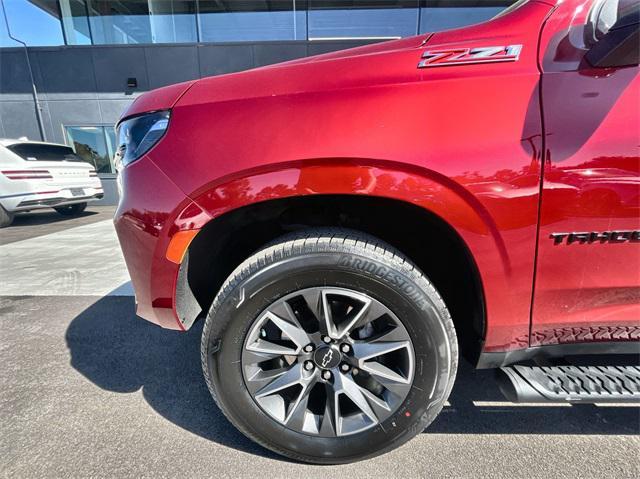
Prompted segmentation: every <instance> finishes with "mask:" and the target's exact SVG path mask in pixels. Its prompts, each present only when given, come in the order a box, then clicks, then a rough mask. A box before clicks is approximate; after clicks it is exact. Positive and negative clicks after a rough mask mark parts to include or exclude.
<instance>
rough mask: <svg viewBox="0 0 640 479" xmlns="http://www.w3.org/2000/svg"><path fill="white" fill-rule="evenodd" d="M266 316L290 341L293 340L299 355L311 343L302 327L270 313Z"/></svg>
mask: <svg viewBox="0 0 640 479" xmlns="http://www.w3.org/2000/svg"><path fill="white" fill-rule="evenodd" d="M266 316H267V318H269V319H270V320H271V322H272V323H273V324H275V325H276V326H277V327H278V328H280V331H282V332H283V333H284V334H285V335H286V336H287V337H288V338H289V339H291V341H293V342H294V343H295V344H296V346H297V348H296V353H298V352H299V351H300V350H301V349H302V348H303V347H304V346H305V345H307V344H309V342H310V341H311V340H310V339H309V336H307V333H306V332H305V330H304V329H302V327H301V326H300V325H297V326H296V325H294V324H291V323H289V322H288V321H285V320H284V319H282V318H281V317H279V316H276V315H275V314H273V313H271V312H268V313H267V315H266Z"/></svg>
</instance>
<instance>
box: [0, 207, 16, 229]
mask: <svg viewBox="0 0 640 479" xmlns="http://www.w3.org/2000/svg"><path fill="white" fill-rule="evenodd" d="M14 217H15V215H14V214H13V213H11V212H9V211H7V210H5V209H4V207H3V206H2V205H0V228H6V227H7V226H11V223H13V218H14Z"/></svg>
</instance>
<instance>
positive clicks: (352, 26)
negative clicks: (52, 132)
mask: <svg viewBox="0 0 640 479" xmlns="http://www.w3.org/2000/svg"><path fill="white" fill-rule="evenodd" d="M308 3H309V40H325V39H342V38H388V39H390V38H400V37H406V36H411V35H415V34H416V33H417V27H418V4H419V2H418V0H362V1H360V0H333V1H324V0H309V2H308Z"/></svg>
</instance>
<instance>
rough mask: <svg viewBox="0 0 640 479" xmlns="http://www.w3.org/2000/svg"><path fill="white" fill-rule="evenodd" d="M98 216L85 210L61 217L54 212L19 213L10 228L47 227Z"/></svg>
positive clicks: (94, 212)
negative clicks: (52, 224)
mask: <svg viewBox="0 0 640 479" xmlns="http://www.w3.org/2000/svg"><path fill="white" fill-rule="evenodd" d="M97 214H99V213H98V212H97V211H88V210H85V211H83V212H82V213H78V214H76V215H74V216H63V215H61V214H60V213H58V212H56V211H54V210H51V211H49V210H44V211H30V212H28V213H19V214H17V215H16V216H15V218H14V220H13V224H12V226H38V225H48V224H51V223H60V222H63V221H66V222H69V221H70V220H73V219H76V218H87V217H89V216H93V215H97Z"/></svg>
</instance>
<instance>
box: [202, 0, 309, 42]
mask: <svg viewBox="0 0 640 479" xmlns="http://www.w3.org/2000/svg"><path fill="white" fill-rule="evenodd" d="M199 9H200V13H199V26H200V40H201V41H203V42H232V41H259V40H303V39H305V38H306V12H305V11H304V2H301V1H296V2H294V1H293V0H272V1H269V2H265V1H259V0H226V1H225V0H200V2H199Z"/></svg>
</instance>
